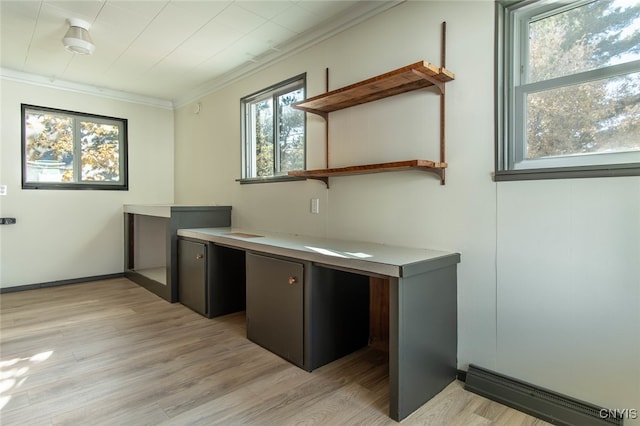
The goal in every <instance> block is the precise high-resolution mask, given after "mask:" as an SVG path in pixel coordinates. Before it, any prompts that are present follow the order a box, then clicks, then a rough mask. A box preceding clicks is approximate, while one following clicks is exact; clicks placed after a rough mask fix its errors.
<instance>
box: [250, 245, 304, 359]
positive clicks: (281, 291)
mask: <svg viewBox="0 0 640 426" xmlns="http://www.w3.org/2000/svg"><path fill="white" fill-rule="evenodd" d="M246 272H247V337H248V338H249V340H251V341H253V342H255V343H257V344H259V345H260V346H262V347H264V348H266V349H269V350H270V351H271V352H273V353H275V354H277V355H279V356H281V357H283V358H285V359H287V360H289V361H291V362H292V363H294V364H296V365H298V366H302V365H303V327H304V321H303V289H304V282H303V278H304V266H303V265H302V264H301V263H296V262H290V261H286V260H281V259H275V258H272V257H267V256H260V255H256V254H252V253H247V257H246Z"/></svg>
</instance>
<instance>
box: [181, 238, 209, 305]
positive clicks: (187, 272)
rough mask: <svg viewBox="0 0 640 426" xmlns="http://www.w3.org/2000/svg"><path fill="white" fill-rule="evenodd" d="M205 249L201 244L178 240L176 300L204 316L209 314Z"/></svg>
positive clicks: (203, 244)
mask: <svg viewBox="0 0 640 426" xmlns="http://www.w3.org/2000/svg"><path fill="white" fill-rule="evenodd" d="M207 247H208V244H206V243H203V242H196V241H188V240H183V239H180V240H178V258H179V262H178V299H179V300H180V303H182V304H183V305H185V306H187V307H189V308H191V309H193V310H194V311H196V312H198V313H199V314H202V315H205V316H208V314H209V304H208V303H207V302H208V287H209V285H208V281H209V280H208V274H207V261H208V257H207Z"/></svg>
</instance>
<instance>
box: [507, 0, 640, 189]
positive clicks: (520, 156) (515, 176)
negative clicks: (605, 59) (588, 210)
mask: <svg viewBox="0 0 640 426" xmlns="http://www.w3.org/2000/svg"><path fill="white" fill-rule="evenodd" d="M592 1H593V0H580V1H573V2H571V3H569V4H567V3H566V2H560V1H541V0H521V1H516V2H514V1H513V0H496V3H495V6H496V16H495V18H496V19H495V22H496V33H495V34H496V45H495V49H496V55H495V111H494V112H495V117H496V126H495V137H496V143H495V171H494V180H495V181H510V180H535V179H562V178H585V177H611V176H638V175H640V152H623V153H609V154H594V155H587V156H566V157H559V158H550V159H536V160H526V159H524V146H525V144H526V137H525V134H526V122H525V120H526V117H525V113H524V111H525V109H526V99H527V94H529V93H536V92H540V91H542V90H550V89H553V88H560V87H567V86H570V85H573V84H580V83H584V82H589V81H594V80H598V79H603V78H610V77H615V76H619V75H625V74H630V73H634V72H638V71H640V60H635V61H630V62H626V63H623V64H617V65H608V66H606V67H600V68H597V69H593V70H588V71H580V72H576V73H573V74H570V75H566V76H561V77H555V78H551V79H547V80H541V81H537V82H532V83H525V84H520V75H521V73H520V70H521V67H523V66H525V65H526V64H525V62H526V61H527V60H528V58H529V54H528V51H527V49H526V47H528V44H526V43H523V38H526V37H527V34H528V33H527V30H528V27H527V24H528V23H529V22H530V20H533V19H538V18H543V17H544V15H552V14H556V13H561V12H563V11H566V10H569V9H573V8H576V7H580V6H583V5H585V4H588V3H590V2H592ZM512 35H513V36H512ZM594 159H596V160H597V161H595V162H594V161H593V160H594ZM607 160H609V161H607ZM629 160H631V161H629ZM533 161H535V165H536V167H531V163H532V162H533Z"/></svg>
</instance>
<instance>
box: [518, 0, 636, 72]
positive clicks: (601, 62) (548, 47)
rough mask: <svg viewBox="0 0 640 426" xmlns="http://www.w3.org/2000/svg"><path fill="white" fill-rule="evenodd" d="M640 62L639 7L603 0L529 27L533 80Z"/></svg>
mask: <svg viewBox="0 0 640 426" xmlns="http://www.w3.org/2000/svg"><path fill="white" fill-rule="evenodd" d="M637 59H640V4H638V2H637V1H635V0H598V1H594V2H591V3H588V4H585V5H582V6H580V7H577V8H574V9H571V10H567V11H565V12H562V13H558V14H555V15H552V16H549V17H546V18H544V19H540V20H537V21H535V22H531V23H530V25H529V66H528V71H529V73H528V81H529V82H536V81H541V80H547V79H551V78H555V77H561V76H565V75H570V74H573V73H576V72H581V71H588V70H592V69H596V68H600V67H602V66H607V65H615V64H619V63H623V62H629V61H632V60H637Z"/></svg>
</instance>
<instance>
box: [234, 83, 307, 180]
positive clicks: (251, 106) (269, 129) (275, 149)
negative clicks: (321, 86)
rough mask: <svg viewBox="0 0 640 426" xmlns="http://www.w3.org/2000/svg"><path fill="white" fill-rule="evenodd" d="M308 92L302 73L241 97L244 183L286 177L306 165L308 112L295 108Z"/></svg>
mask: <svg viewBox="0 0 640 426" xmlns="http://www.w3.org/2000/svg"><path fill="white" fill-rule="evenodd" d="M305 91H306V75H305V74H302V75H299V76H297V77H294V78H291V79H289V80H286V81H283V82H281V83H279V84H276V85H274V86H271V87H269V88H267V89H264V90H261V91H260V92H257V93H254V94H252V95H249V96H246V97H244V98H242V99H241V100H240V102H241V109H242V142H243V143H242V179H241V180H240V181H241V182H244V183H250V182H256V181H258V182H259V181H265V180H266V181H269V180H271V181H273V180H278V179H280V180H283V178H284V179H287V172H288V171H290V170H302V169H304V168H305V161H306V154H305V139H306V137H305V135H306V123H305V113H304V112H303V111H300V110H297V109H294V108H292V107H291V104H292V103H294V102H298V101H301V100H303V99H304V98H305Z"/></svg>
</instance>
